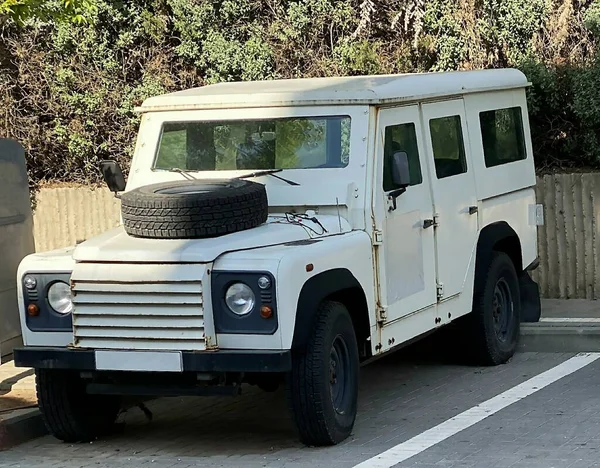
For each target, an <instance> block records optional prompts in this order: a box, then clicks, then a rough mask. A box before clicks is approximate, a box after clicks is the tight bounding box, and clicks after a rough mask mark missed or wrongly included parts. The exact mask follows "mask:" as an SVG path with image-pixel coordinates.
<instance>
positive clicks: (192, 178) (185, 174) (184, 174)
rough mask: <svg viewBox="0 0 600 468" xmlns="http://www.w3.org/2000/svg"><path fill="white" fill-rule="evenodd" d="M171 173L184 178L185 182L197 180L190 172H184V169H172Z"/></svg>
mask: <svg viewBox="0 0 600 468" xmlns="http://www.w3.org/2000/svg"><path fill="white" fill-rule="evenodd" d="M171 170H172V171H173V172H179V173H180V174H181V175H182V176H183V177H185V178H186V179H187V180H198V179H196V177H194V176H193V175H192V174H191V172H192V171H186V170H185V169H179V168H178V167H174V168H173V169H171Z"/></svg>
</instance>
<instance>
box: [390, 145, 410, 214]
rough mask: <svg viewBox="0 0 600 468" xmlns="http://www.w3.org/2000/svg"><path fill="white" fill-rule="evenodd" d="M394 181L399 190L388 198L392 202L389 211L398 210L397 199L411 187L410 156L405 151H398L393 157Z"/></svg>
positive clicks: (392, 192)
mask: <svg viewBox="0 0 600 468" xmlns="http://www.w3.org/2000/svg"><path fill="white" fill-rule="evenodd" d="M392 181H393V182H394V185H395V186H397V187H398V188H397V189H396V190H392V191H391V192H390V193H389V194H388V198H389V199H390V201H391V202H392V206H390V208H389V211H394V210H395V209H396V198H398V197H399V196H400V195H402V194H403V193H404V192H406V187H408V186H409V185H410V171H409V169H408V154H406V153H405V152H404V151H397V152H395V153H394V154H393V155H392Z"/></svg>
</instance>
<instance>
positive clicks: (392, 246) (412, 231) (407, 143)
mask: <svg viewBox="0 0 600 468" xmlns="http://www.w3.org/2000/svg"><path fill="white" fill-rule="evenodd" d="M398 151H403V152H405V153H406V154H407V155H408V160H409V171H410V186H409V187H407V189H406V192H404V193H402V194H401V195H399V196H398V197H397V198H396V206H395V208H394V203H393V201H392V200H391V199H390V194H392V193H393V191H394V190H395V189H397V188H398V187H396V186H395V185H394V182H393V180H392V170H391V161H392V155H393V154H394V153H395V152H398ZM376 152H377V158H376V160H377V161H378V167H377V170H378V171H379V174H383V180H382V182H381V183H380V186H379V187H375V189H374V193H375V194H378V196H379V200H376V203H375V206H379V207H380V209H381V210H382V211H385V214H384V215H383V226H382V231H383V233H382V234H383V235H382V245H381V246H380V247H379V249H378V252H379V258H378V264H379V278H380V282H379V287H380V291H379V296H380V302H381V306H382V308H383V309H384V311H385V316H386V321H387V322H390V321H394V320H396V319H398V318H400V317H402V316H404V315H407V314H410V313H412V312H415V311H418V310H421V309H425V308H427V307H429V306H431V305H433V304H435V302H436V282H435V247H434V230H433V229H432V228H425V227H424V226H426V224H424V223H426V220H428V219H431V218H432V216H433V204H432V198H431V188H430V182H429V180H430V178H429V176H428V170H427V164H426V155H427V152H426V147H425V145H424V142H423V132H422V129H421V123H420V117H419V107H418V106H406V107H397V108H391V109H383V110H380V111H379V118H378V124H377V146H376ZM376 180H380V181H381V178H376ZM380 219H381V218H380Z"/></svg>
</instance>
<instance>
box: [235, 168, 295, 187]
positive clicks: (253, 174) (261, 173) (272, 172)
mask: <svg viewBox="0 0 600 468" xmlns="http://www.w3.org/2000/svg"><path fill="white" fill-rule="evenodd" d="M281 171H283V169H265V170H264V171H256V172H251V173H250V174H244V175H241V176H237V177H234V179H252V178H254V177H262V176H265V175H270V176H272V177H275V178H276V179H279V180H283V181H284V182H286V183H288V184H290V185H300V184H299V183H298V182H294V181H293V180H288V179H284V178H283V177H281V176H278V175H275V173H276V172H281Z"/></svg>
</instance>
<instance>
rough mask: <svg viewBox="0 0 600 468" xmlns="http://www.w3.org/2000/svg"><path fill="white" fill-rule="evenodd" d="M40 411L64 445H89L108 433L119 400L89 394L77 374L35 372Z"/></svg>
mask: <svg viewBox="0 0 600 468" xmlns="http://www.w3.org/2000/svg"><path fill="white" fill-rule="evenodd" d="M35 375H36V387H37V397H38V404H39V407H40V411H41V413H42V417H43V419H44V422H45V423H46V427H47V428H48V431H49V432H50V433H51V434H52V435H53V436H54V437H56V438H57V439H60V440H62V441H64V442H89V441H91V440H94V439H96V438H98V437H100V436H103V435H106V434H107V433H109V432H110V430H111V429H112V427H113V424H114V422H115V419H116V418H117V414H118V412H119V409H120V399H119V397H116V396H113V395H90V394H88V393H86V391H85V382H84V380H83V379H81V377H80V376H79V374H78V373H77V372H73V371H67V370H56V369H37V370H36V371H35Z"/></svg>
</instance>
